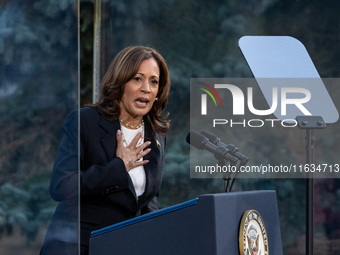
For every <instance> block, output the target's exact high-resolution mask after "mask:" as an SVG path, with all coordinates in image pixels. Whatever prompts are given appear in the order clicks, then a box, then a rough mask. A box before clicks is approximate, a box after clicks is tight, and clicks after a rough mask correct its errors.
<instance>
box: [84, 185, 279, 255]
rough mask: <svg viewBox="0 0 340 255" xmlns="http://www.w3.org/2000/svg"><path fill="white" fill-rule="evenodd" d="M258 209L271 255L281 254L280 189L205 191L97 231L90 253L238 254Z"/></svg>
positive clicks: (91, 243) (94, 234)
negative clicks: (250, 214) (248, 218)
mask: <svg viewBox="0 0 340 255" xmlns="http://www.w3.org/2000/svg"><path fill="white" fill-rule="evenodd" d="M251 209H253V210H256V211H258V212H259V213H260V214H261V216H262V219H263V222H264V224H265V226H266V229H267V234H268V243H269V254H275V255H280V254H282V245H281V236H280V227H279V219H278V210H277V202H276V193H275V191H252V192H234V193H222V194H207V195H201V196H200V197H199V198H198V199H194V200H190V201H188V202H185V203H182V204H178V205H176V206H172V207H168V208H165V209H162V210H159V211H157V212H152V213H149V214H146V215H142V216H139V217H136V218H134V219H131V220H128V221H124V222H121V223H118V224H115V225H112V226H109V227H106V228H103V229H99V230H96V231H94V232H92V235H91V238H90V255H97V254H101V255H106V254H122V255H123V254H124V255H129V254H134V255H135V254H139V255H140V254H142V255H143V254H147V255H152V254H162V255H163V254H164V255H167V254H169V255H170V254H171V255H172V254H176V255H177V254H186V255H188V254H189V255H190V254H207V255H214V254H218V255H222V254H235V255H236V254H239V248H238V247H239V243H238V239H239V225H240V220H241V218H242V216H243V213H244V212H245V211H247V210H251Z"/></svg>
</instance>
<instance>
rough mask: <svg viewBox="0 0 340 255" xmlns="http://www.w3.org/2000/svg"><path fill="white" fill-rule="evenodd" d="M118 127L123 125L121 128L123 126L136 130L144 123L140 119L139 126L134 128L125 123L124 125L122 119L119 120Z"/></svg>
mask: <svg viewBox="0 0 340 255" xmlns="http://www.w3.org/2000/svg"><path fill="white" fill-rule="evenodd" d="M120 125H123V126H125V127H127V128H132V129H138V128H140V127H141V126H142V125H144V121H143V119H142V121H141V122H140V124H139V125H137V126H135V127H134V126H130V125H129V124H127V123H125V124H124V121H123V119H121V120H120Z"/></svg>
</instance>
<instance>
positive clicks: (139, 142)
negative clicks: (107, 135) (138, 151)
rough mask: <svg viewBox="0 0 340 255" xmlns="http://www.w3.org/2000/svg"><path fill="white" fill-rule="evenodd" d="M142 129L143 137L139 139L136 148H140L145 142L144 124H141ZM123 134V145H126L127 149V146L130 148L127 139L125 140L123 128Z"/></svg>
mask: <svg viewBox="0 0 340 255" xmlns="http://www.w3.org/2000/svg"><path fill="white" fill-rule="evenodd" d="M122 127H123V126H122ZM140 127H141V128H142V136H141V138H139V140H138V142H137V144H136V147H139V146H140V145H142V144H143V142H144V122H143V123H142V124H140ZM137 129H138V128H137ZM121 132H122V138H123V145H124V146H125V147H127V146H128V143H127V141H126V138H125V135H124V131H123V128H121Z"/></svg>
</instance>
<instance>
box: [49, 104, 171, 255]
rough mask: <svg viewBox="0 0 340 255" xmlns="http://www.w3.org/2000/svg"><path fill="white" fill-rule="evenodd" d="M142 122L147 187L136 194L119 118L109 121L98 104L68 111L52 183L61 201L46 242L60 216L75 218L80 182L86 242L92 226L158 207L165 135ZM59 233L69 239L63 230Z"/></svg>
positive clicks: (82, 229)
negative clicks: (121, 147) (120, 153)
mask: <svg viewBox="0 0 340 255" xmlns="http://www.w3.org/2000/svg"><path fill="white" fill-rule="evenodd" d="M78 121H79V124H80V125H79V126H80V134H79V133H78ZM144 122H145V131H144V137H145V141H151V144H150V146H149V148H151V151H150V153H149V154H147V155H146V156H145V157H144V159H147V160H149V162H148V163H147V164H146V165H144V169H145V174H146V186H145V192H144V193H143V194H142V195H141V196H140V197H139V198H137V196H136V193H135V189H134V186H133V183H132V180H131V178H130V176H129V174H128V172H127V171H126V169H125V165H124V162H123V160H122V159H120V158H117V157H116V148H117V141H116V132H117V130H118V129H120V124H119V121H118V120H116V121H108V120H106V119H105V118H104V117H103V116H102V115H101V114H99V113H98V111H97V110H96V109H94V108H90V107H88V108H82V109H80V118H78V111H77V110H75V111H73V112H71V113H70V114H69V115H68V117H67V118H66V120H65V123H64V127H63V138H62V141H61V144H60V147H59V151H58V155H57V158H56V162H55V165H54V168H53V172H52V178H51V185H50V193H51V196H52V198H53V199H54V200H56V201H59V202H60V203H59V205H58V207H57V209H56V211H55V214H54V216H53V219H52V222H51V225H50V227H49V230H48V232H47V234H46V238H45V243H46V239H49V238H48V235H49V234H51V233H49V232H51V231H52V232H53V231H54V230H55V226H53V225H60V224H61V221H63V224H65V220H67V221H68V222H76V221H77V216H78V213H77V212H78V207H77V205H78V203H77V199H78V184H79V187H80V193H79V194H80V243H81V245H83V246H88V244H89V237H90V233H91V231H93V230H96V229H99V228H102V227H105V226H109V225H111V224H114V223H117V222H120V221H123V220H127V219H130V218H133V217H135V216H138V215H140V214H145V213H148V212H151V211H154V210H157V209H159V208H160V206H159V204H158V202H157V196H158V193H159V189H160V186H161V181H162V176H163V162H164V149H165V137H164V136H160V135H158V134H157V133H156V134H154V136H152V129H151V127H150V125H149V123H148V122H146V121H145V120H144ZM78 138H80V144H79V147H78ZM78 152H79V161H78ZM78 163H79V165H80V174H79V175H78V173H79V172H78V167H77V166H78ZM78 176H79V177H80V178H79V179H78ZM59 232H60V231H59ZM59 235H63V234H61V233H60V234H59ZM52 236H56V234H55V233H54V234H52ZM57 236H58V235H57ZM60 238H61V239H62V240H64V239H65V237H64V236H60ZM74 240H75V239H74V238H73V237H72V238H70V239H69V241H72V242H73V241H74ZM44 246H45V244H44ZM46 254H47V253H46Z"/></svg>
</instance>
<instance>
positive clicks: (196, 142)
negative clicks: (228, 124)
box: [186, 131, 208, 150]
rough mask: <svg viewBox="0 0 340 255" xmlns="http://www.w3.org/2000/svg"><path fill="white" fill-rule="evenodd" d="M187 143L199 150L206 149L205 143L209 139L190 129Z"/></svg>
mask: <svg viewBox="0 0 340 255" xmlns="http://www.w3.org/2000/svg"><path fill="white" fill-rule="evenodd" d="M186 140H187V143H188V144H190V145H192V146H194V147H196V148H197V149H199V150H204V145H205V143H206V142H207V141H208V139H207V138H206V137H205V136H204V135H201V134H200V133H198V132H196V131H190V132H189V133H188V135H187V139H186Z"/></svg>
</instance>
